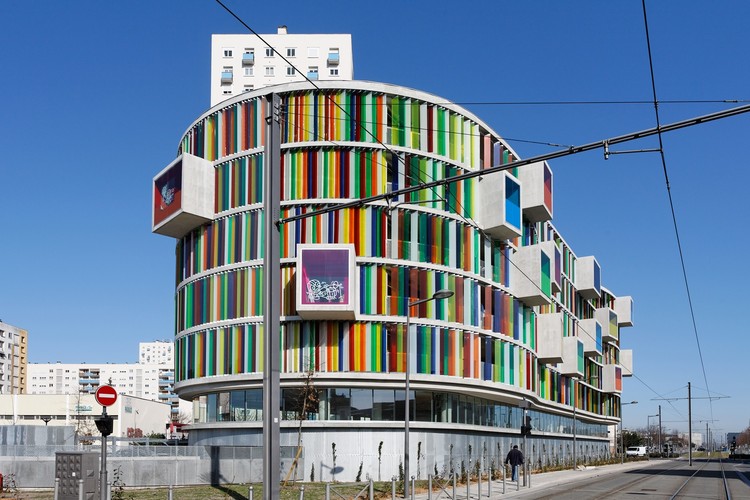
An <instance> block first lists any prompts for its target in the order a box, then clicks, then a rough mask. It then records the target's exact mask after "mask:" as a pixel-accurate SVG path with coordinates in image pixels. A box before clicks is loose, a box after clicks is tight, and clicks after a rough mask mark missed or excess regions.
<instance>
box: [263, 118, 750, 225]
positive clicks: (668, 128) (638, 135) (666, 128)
mask: <svg viewBox="0 0 750 500" xmlns="http://www.w3.org/2000/svg"><path fill="white" fill-rule="evenodd" d="M747 112H750V105H744V106H738V107H735V108H730V109H725V110H723V111H717V112H716V113H710V114H707V115H702V116H698V117H695V118H688V119H687V120H682V121H679V122H674V123H670V124H667V125H662V126H657V127H652V128H649V129H646V130H641V131H638V132H631V133H629V134H624V135H619V136H617V137H612V138H610V139H604V140H601V141H596V142H590V143H588V144H583V145H581V146H571V147H569V148H566V149H562V150H559V151H554V152H552V153H546V154H543V155H539V156H533V157H531V158H527V159H525V160H516V161H513V162H510V163H505V164H503V165H495V166H493V167H489V168H484V169H479V170H474V171H471V172H467V173H465V174H460V175H454V176H452V177H449V178H446V179H440V180H437V181H431V182H424V183H421V184H419V185H417V186H410V187H407V188H403V189H399V190H396V191H389V192H388V193H383V194H378V195H374V196H368V197H366V198H360V199H358V200H354V201H350V202H346V203H339V204H337V205H331V206H328V207H326V208H321V209H318V210H312V211H310V212H307V213H305V214H300V215H293V216H291V217H285V218H281V219H279V220H278V221H277V222H278V224H286V223H288V222H294V221H297V220H301V219H306V218H308V217H315V216H317V215H323V214H327V213H329V212H333V211H335V210H342V209H345V208H355V207H361V206H363V205H367V204H369V203H374V202H376V201H380V200H385V199H386V198H388V197H393V196H399V195H402V194H409V193H413V192H416V191H421V190H423V189H429V188H432V187H436V186H441V185H443V184H448V183H452V182H459V181H463V180H467V179H472V178H474V177H480V176H486V175H489V174H494V173H496V172H502V171H505V170H510V169H512V168H516V167H522V166H524V165H529V164H531V163H538V162H541V161H547V160H554V159H556V158H562V157H564V156H569V155H573V154H577V153H583V152H586V151H592V150H594V149H599V148H603V147H605V145H606V146H607V148H608V147H609V145H612V144H621V143H624V142H629V141H634V140H636V139H643V138H644V137H651V136H653V135H657V134H660V133H665V132H672V131H675V130H680V129H683V128H686V127H691V126H693V125H699V124H701V123H708V122H711V121H715V120H720V119H723V118H729V117H731V116H736V115H741V114H744V113H747ZM611 153H612V152H611V151H610V154H611Z"/></svg>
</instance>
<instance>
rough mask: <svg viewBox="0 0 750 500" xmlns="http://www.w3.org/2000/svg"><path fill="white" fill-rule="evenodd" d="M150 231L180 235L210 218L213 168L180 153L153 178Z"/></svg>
mask: <svg viewBox="0 0 750 500" xmlns="http://www.w3.org/2000/svg"><path fill="white" fill-rule="evenodd" d="M151 199H152V211H151V220H152V225H151V231H152V232H154V233H157V234H163V235H165V236H171V237H172V238H181V237H183V236H184V235H185V234H186V233H188V232H189V231H191V230H192V229H195V228H196V227H198V226H200V225H202V224H205V223H207V222H210V221H212V220H213V218H214V167H213V165H212V164H211V162H210V161H207V160H204V159H203V158H198V157H197V156H193V155H191V154H188V153H183V154H181V155H180V156H178V157H177V159H175V160H174V161H173V162H172V163H170V164H169V165H168V166H167V167H166V168H165V169H164V170H162V171H161V172H159V174H158V175H157V176H156V177H154V180H153V192H152V198H151Z"/></svg>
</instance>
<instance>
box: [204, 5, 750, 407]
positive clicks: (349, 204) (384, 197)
mask: <svg viewBox="0 0 750 500" xmlns="http://www.w3.org/2000/svg"><path fill="white" fill-rule="evenodd" d="M216 2H217V3H218V4H219V5H221V6H222V8H224V9H225V10H226V11H227V12H228V13H229V14H230V15H232V17H234V18H235V19H236V20H237V21H238V22H240V23H241V24H242V25H243V26H244V27H245V28H247V29H248V30H249V31H250V32H251V33H252V34H254V35H255V36H257V37H258V38H259V39H260V40H261V41H262V42H263V43H264V44H266V46H268V47H269V48H271V49H272V50H273V51H274V52H275V53H277V54H278V55H279V57H281V59H282V60H284V62H286V63H287V64H289V66H291V67H293V68H294V69H295V71H298V69H297V68H296V66H294V64H292V63H291V62H290V61H289V60H288V59H287V58H286V57H284V56H283V55H282V54H281V53H280V52H278V51H277V50H276V49H275V48H273V46H271V45H270V44H268V43H267V42H266V41H265V39H264V38H263V37H262V36H261V35H260V34H258V33H257V32H256V31H255V30H253V29H252V28H251V27H250V26H249V25H248V24H247V23H245V22H244V21H243V20H242V19H241V18H240V17H239V16H237V15H236V14H235V13H234V12H233V11H232V10H231V9H229V8H228V7H227V6H226V5H225V4H224V3H222V1H221V0H216ZM644 8H645V6H644ZM300 74H301V75H302V76H303V78H304V79H305V80H307V82H308V83H310V84H311V85H312V86H313V87H314V88H315V89H316V90H318V91H320V92H322V89H321V88H320V87H318V85H316V84H315V82H314V81H313V80H311V79H310V78H308V77H307V75H305V74H304V73H301V72H300ZM324 95H325V94H324ZM325 97H326V98H327V99H329V100H330V101H331V102H332V103H333V104H334V105H335V106H336V107H337V108H339V109H340V110H341V111H342V112H343V113H344V114H345V115H347V116H348V117H349V118H350V119H351V118H352V117H351V115H350V113H348V112H347V111H346V110H345V109H344V108H343V107H342V106H341V105H340V104H338V103H337V102H336V101H335V100H333V99H331V97H330V96H328V95H325ZM665 102H666V101H665ZM672 102H674V103H678V102H685V103H688V102H715V103H720V102H721V103H727V102H745V101H739V100H722V101H672ZM643 103H646V102H643ZM451 104H460V103H451ZM464 104H466V103H464ZM469 104H472V103H469ZM473 104H482V103H473ZM487 104H503V103H487ZM507 104H543V105H553V104H641V103H639V102H634V101H633V102H629V101H540V102H515V103H511V102H509V103H507ZM748 111H750V106H740V107H737V108H731V109H729V110H725V111H721V112H717V113H712V114H709V115H704V116H701V117H697V118H693V119H689V120H684V121H681V122H675V123H673V124H670V125H668V126H665V127H657V128H656V129H647V130H644V131H641V132H636V133H633V134H627V135H623V136H618V137H615V138H612V139H609V140H607V141H599V142H595V143H589V144H586V145H583V146H570V147H567V148H566V149H564V150H561V151H558V152H554V153H549V154H546V155H540V156H536V157H532V158H529V159H526V160H517V161H514V162H511V163H508V164H505V165H498V166H495V167H491V168H488V169H483V170H478V171H473V172H468V173H466V174H461V175H456V176H453V177H450V178H447V179H441V180H437V181H432V182H429V183H421V184H419V185H416V186H411V187H409V188H404V189H400V190H397V191H393V192H390V193H386V194H382V195H376V196H371V197H368V198H364V199H360V200H358V201H354V202H347V203H341V204H336V205H333V206H329V207H326V208H323V209H318V210H314V211H311V212H307V213H305V214H302V215H298V216H292V217H287V218H282V219H279V220H278V221H275V224H276V225H280V224H284V223H287V222H293V221H296V220H300V219H304V218H308V217H314V216H316V215H321V214H324V213H328V212H331V211H334V210H340V209H344V208H350V207H361V206H363V205H365V204H368V203H372V202H374V201H379V200H385V201H388V200H390V199H392V198H394V197H397V196H400V195H402V194H410V193H412V192H417V191H421V190H423V189H430V188H433V187H437V186H442V185H447V184H450V183H452V182H459V181H462V180H466V179H471V178H474V177H478V176H482V175H489V174H491V173H495V172H500V171H504V170H509V169H512V168H515V167H519V166H523V165H527V164H530V163H535V162H538V161H546V160H549V159H554V158H560V157H563V156H568V155H571V154H577V153H581V152H585V151H590V150H593V149H598V148H600V147H603V146H604V144H605V143H607V144H609V145H613V144H619V143H622V142H627V141H631V140H636V139H640V138H644V137H648V136H651V135H654V134H658V135H659V138H660V139H661V133H662V132H669V131H673V130H678V129H680V128H684V127H687V126H692V125H697V124H700V123H706V122H709V121H714V120H717V119H720V118H727V117H730V116H734V115H737V114H742V113H746V112H748ZM363 130H364V131H365V132H366V133H367V134H368V135H370V136H371V137H372V138H373V139H374V140H375V141H376V142H377V143H379V144H380V145H381V146H382V147H383V148H384V149H385V150H386V151H387V152H389V153H390V154H392V155H393V156H394V157H395V158H397V159H398V160H399V161H401V162H402V163H403V160H402V159H401V157H400V156H399V155H398V154H396V153H395V152H394V151H393V150H391V149H390V148H389V147H388V146H387V145H385V144H384V143H383V142H381V141H380V140H378V138H377V137H376V136H374V135H373V134H372V133H371V132H369V131H368V130H367V129H366V128H364V129H363ZM505 140H513V139H507V138H506V139H505ZM518 141H522V140H518ZM329 142H332V143H334V144H335V142H334V141H329ZM522 142H531V143H536V141H522ZM541 144H545V145H554V144H551V143H541ZM386 167H387V165H386ZM670 198H671V196H670ZM446 203H447V200H446ZM454 211H455V212H456V215H458V216H459V217H461V218H462V219H464V220H465V221H466V222H467V223H469V224H470V225H472V226H474V227H477V225H476V223H475V222H474V223H472V222H470V221H469V220H467V219H466V218H465V217H464V216H463V215H462V214H461V213H460V212H459V211H457V210H455V209H454ZM480 231H481V230H480ZM481 233H482V234H483V233H484V232H483V231H481ZM483 236H484V237H485V238H487V236H486V235H484V234H483ZM696 334H697V331H696ZM704 377H705V369H704ZM636 378H638V377H636ZM638 379H639V378H638ZM639 380H640V379H639ZM641 382H642V383H644V385H646V387H648V385H647V384H645V382H644V381H642V380H641ZM649 388H650V387H649ZM651 390H652V391H653V392H654V393H656V391H654V390H653V389H651ZM656 394H658V393H656Z"/></svg>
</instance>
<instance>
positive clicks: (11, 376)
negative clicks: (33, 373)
mask: <svg viewBox="0 0 750 500" xmlns="http://www.w3.org/2000/svg"><path fill="white" fill-rule="evenodd" d="M27 338H28V334H27V332H26V330H24V329H22V328H18V327H15V326H13V325H9V324H7V323H3V322H2V321H0V394H23V393H25V392H26V370H27V357H26V346H27Z"/></svg>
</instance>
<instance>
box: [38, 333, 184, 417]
mask: <svg viewBox="0 0 750 500" xmlns="http://www.w3.org/2000/svg"><path fill="white" fill-rule="evenodd" d="M173 349H174V347H173V344H172V342H163V341H162V342H142V343H141V344H140V345H139V351H140V352H139V359H140V360H141V362H139V363H119V364H115V363H78V364H63V363H30V364H29V365H28V391H27V392H28V393H29V394H79V393H80V394H94V393H95V392H96V390H97V389H98V388H99V387H100V386H102V385H112V386H113V387H114V388H115V389H116V390H117V392H118V393H119V394H122V395H128V396H135V397H138V398H143V399H148V400H152V401H159V402H161V403H167V404H169V405H171V408H172V416H173V418H175V419H176V418H177V416H178V415H179V413H180V400H179V398H178V397H177V395H176V394H175V392H174V361H173V358H172V351H173ZM149 359H150V360H151V362H144V360H149ZM186 407H187V406H186Z"/></svg>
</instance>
